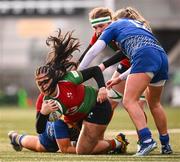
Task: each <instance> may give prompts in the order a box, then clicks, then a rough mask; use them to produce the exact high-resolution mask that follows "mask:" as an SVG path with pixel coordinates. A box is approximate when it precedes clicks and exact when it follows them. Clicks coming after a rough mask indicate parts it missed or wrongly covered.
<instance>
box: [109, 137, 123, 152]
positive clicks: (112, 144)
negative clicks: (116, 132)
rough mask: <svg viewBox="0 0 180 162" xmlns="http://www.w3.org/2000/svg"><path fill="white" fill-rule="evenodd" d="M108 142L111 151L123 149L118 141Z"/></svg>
mask: <svg viewBox="0 0 180 162" xmlns="http://www.w3.org/2000/svg"><path fill="white" fill-rule="evenodd" d="M106 141H107V142H108V143H109V144H110V148H111V150H114V149H116V148H120V147H121V142H119V141H118V140H117V139H112V140H106Z"/></svg>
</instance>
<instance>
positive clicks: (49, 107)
mask: <svg viewBox="0 0 180 162" xmlns="http://www.w3.org/2000/svg"><path fill="white" fill-rule="evenodd" d="M58 108H59V107H58V105H57V104H56V102H55V100H45V101H44V102H43V104H42V107H41V113H42V114H44V115H48V114H50V113H51V112H54V111H56V110H58Z"/></svg>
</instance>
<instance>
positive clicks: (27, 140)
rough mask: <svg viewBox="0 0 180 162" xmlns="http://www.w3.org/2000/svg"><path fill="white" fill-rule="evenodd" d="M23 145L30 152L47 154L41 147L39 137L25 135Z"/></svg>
mask: <svg viewBox="0 0 180 162" xmlns="http://www.w3.org/2000/svg"><path fill="white" fill-rule="evenodd" d="M21 145H22V146H23V147H24V148H26V149H29V150H32V151H37V152H45V151H46V149H45V148H44V147H43V146H42V145H41V143H40V141H39V138H38V136H31V135H25V136H24V137H23V138H22V140H21Z"/></svg>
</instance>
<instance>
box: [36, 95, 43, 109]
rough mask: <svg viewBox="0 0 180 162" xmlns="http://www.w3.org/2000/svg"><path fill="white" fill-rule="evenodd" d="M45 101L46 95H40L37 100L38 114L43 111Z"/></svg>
mask: <svg viewBox="0 0 180 162" xmlns="http://www.w3.org/2000/svg"><path fill="white" fill-rule="evenodd" d="M43 99H44V95H43V94H39V96H38V98H37V100H36V112H40V110H41V106H42V103H43Z"/></svg>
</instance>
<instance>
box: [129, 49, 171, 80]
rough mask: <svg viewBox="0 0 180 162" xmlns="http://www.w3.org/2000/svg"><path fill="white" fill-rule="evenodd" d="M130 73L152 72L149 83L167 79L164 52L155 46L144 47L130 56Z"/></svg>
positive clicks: (166, 60)
mask: <svg viewBox="0 0 180 162" xmlns="http://www.w3.org/2000/svg"><path fill="white" fill-rule="evenodd" d="M131 65H132V66H131V72H130V73H131V74H133V73H146V72H151V73H153V74H154V77H153V78H152V80H151V82H150V83H156V82H159V81H161V80H167V79H168V59H167V55H166V53H165V52H164V51H163V50H161V49H157V48H153V47H146V48H143V49H141V50H139V51H138V52H136V53H135V54H134V55H133V56H132V60H131Z"/></svg>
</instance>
